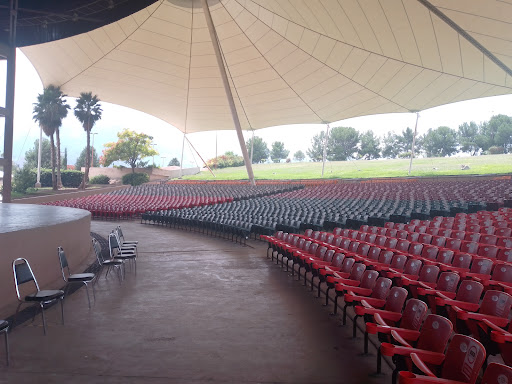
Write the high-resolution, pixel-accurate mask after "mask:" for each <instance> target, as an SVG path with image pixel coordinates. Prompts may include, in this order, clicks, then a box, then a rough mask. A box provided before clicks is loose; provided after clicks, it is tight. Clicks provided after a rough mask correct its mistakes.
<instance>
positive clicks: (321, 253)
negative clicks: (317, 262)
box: [315, 246, 327, 259]
mask: <svg viewBox="0 0 512 384" xmlns="http://www.w3.org/2000/svg"><path fill="white" fill-rule="evenodd" d="M326 252H327V247H324V246H321V247H318V248H317V249H316V253H315V257H316V258H318V259H323V258H324V256H325V253H326Z"/></svg>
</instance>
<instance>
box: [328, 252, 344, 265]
mask: <svg viewBox="0 0 512 384" xmlns="http://www.w3.org/2000/svg"><path fill="white" fill-rule="evenodd" d="M343 260H345V255H344V254H343V253H335V254H334V256H333V257H332V260H331V266H332V267H335V268H340V267H341V266H342V265H343Z"/></svg>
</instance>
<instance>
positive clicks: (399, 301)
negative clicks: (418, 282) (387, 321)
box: [384, 287, 407, 312]
mask: <svg viewBox="0 0 512 384" xmlns="http://www.w3.org/2000/svg"><path fill="white" fill-rule="evenodd" d="M406 299H407V290H406V289H405V288H401V287H393V288H391V290H390V291H389V295H388V297H387V298H386V306H385V307H384V309H385V310H386V311H391V312H402V308H403V307H404V303H405V300H406Z"/></svg>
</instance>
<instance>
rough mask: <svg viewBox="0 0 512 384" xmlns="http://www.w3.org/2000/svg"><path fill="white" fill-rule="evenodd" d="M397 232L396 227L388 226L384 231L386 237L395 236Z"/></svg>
mask: <svg viewBox="0 0 512 384" xmlns="http://www.w3.org/2000/svg"><path fill="white" fill-rule="evenodd" d="M397 233H398V229H396V228H390V229H388V230H387V231H386V236H387V237H394V238H396V234H397Z"/></svg>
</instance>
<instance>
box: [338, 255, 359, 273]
mask: <svg viewBox="0 0 512 384" xmlns="http://www.w3.org/2000/svg"><path fill="white" fill-rule="evenodd" d="M355 262H356V260H355V259H354V258H353V257H345V260H343V263H342V264H341V268H340V272H343V273H350V272H351V271H352V267H353V266H354V263H355Z"/></svg>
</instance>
